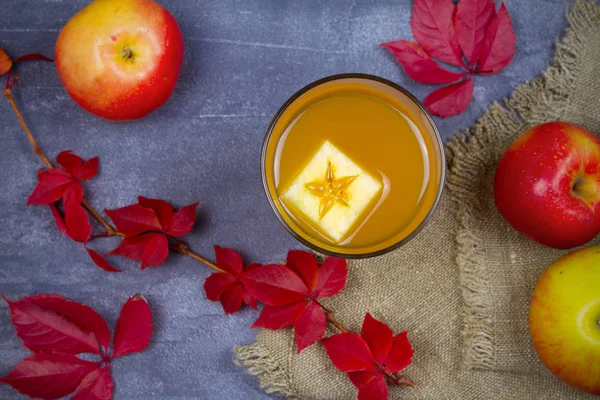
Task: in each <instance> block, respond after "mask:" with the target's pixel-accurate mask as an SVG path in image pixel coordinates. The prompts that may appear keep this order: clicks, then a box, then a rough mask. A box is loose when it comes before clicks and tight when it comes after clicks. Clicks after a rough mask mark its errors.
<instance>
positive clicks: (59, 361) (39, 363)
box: [0, 353, 100, 400]
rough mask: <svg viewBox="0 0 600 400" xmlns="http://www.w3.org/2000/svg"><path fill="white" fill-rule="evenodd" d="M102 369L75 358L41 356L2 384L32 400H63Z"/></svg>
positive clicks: (26, 361)
mask: <svg viewBox="0 0 600 400" xmlns="http://www.w3.org/2000/svg"><path fill="white" fill-rule="evenodd" d="M99 365H100V363H98V362H91V361H84V360H81V359H79V358H77V357H75V356H74V355H71V354H61V353H37V354H34V355H32V356H29V357H27V358H25V359H23V360H22V361H21V362H20V363H19V364H17V365H16V366H15V367H14V368H13V369H12V370H11V371H10V372H9V373H8V375H6V376H5V377H3V378H0V383H6V384H8V385H10V386H12V387H13V388H14V389H16V390H17V391H19V392H20V393H22V394H24V395H26V396H29V397H31V398H43V399H47V400H52V399H59V398H61V397H64V396H66V395H68V394H69V393H71V392H73V391H74V390H75V389H76V388H77V386H79V384H80V383H81V381H82V380H83V379H84V378H85V377H86V375H88V374H90V373H91V372H92V371H94V370H95V369H96V368H98V366H99Z"/></svg>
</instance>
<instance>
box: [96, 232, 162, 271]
mask: <svg viewBox="0 0 600 400" xmlns="http://www.w3.org/2000/svg"><path fill="white" fill-rule="evenodd" d="M108 254H109V255H114V254H117V255H120V256H123V257H126V258H129V259H131V260H136V261H140V262H141V263H142V264H141V266H140V268H141V269H146V268H148V267H156V266H158V265H161V264H162V263H163V262H165V260H166V259H167V257H168V256H169V242H168V240H167V237H166V236H165V235H163V234H161V233H144V234H143V235H140V236H131V237H126V238H124V239H123V241H121V244H119V246H118V247H117V248H116V249H114V250H113V251H111V252H110V253H108Z"/></svg>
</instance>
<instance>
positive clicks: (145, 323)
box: [112, 294, 153, 358]
mask: <svg viewBox="0 0 600 400" xmlns="http://www.w3.org/2000/svg"><path fill="white" fill-rule="evenodd" d="M152 331H153V327H152V311H151V310H150V306H149V305H148V302H147V301H146V299H145V298H144V296H142V295H141V294H136V295H135V296H133V297H130V298H129V300H127V302H126V303H125V304H124V305H123V307H122V308H121V313H120V315H119V319H118V320H117V328H116V329H115V338H114V341H113V354H112V357H114V358H116V357H122V356H124V355H126V354H130V353H135V352H138V351H142V350H144V349H145V348H146V347H148V344H149V343H150V337H151V336H152Z"/></svg>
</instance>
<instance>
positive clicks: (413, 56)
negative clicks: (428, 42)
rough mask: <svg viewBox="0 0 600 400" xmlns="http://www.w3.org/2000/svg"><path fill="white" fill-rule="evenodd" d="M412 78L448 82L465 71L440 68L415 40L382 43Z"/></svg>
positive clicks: (463, 74)
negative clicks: (456, 71) (457, 71)
mask: <svg viewBox="0 0 600 400" xmlns="http://www.w3.org/2000/svg"><path fill="white" fill-rule="evenodd" d="M381 46H382V47H385V48H387V49H388V50H389V51H390V52H391V53H392V55H393V56H394V57H396V60H398V62H399V63H400V64H402V66H403V67H404V70H405V71H406V73H407V74H408V76H410V77H411V78H412V79H414V80H415V81H417V82H423V83H432V84H438V83H450V82H455V81H457V80H459V79H460V78H462V77H463V76H465V75H466V74H467V72H463V73H455V72H450V71H448V70H446V69H444V68H442V67H441V66H440V65H439V64H438V63H436V62H435V61H434V60H433V58H431V57H430V56H429V55H428V54H427V52H426V51H425V49H423V47H422V46H421V45H420V44H418V43H415V42H410V41H408V40H399V41H397V42H389V43H383V44H382V45H381Z"/></svg>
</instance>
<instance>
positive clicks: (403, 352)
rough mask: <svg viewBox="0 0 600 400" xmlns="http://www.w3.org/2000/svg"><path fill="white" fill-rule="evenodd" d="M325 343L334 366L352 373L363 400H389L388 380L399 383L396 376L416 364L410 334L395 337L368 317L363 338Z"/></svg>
mask: <svg viewBox="0 0 600 400" xmlns="http://www.w3.org/2000/svg"><path fill="white" fill-rule="evenodd" d="M321 343H323V346H324V347H325V351H327V354H328V355H329V358H330V359H331V362H332V363H333V365H335V367H336V368H337V369H339V370H340V371H342V372H346V373H348V377H349V378H350V381H352V383H353V384H354V386H356V387H357V388H358V399H359V400H380V399H382V400H384V399H387V398H388V387H387V383H386V378H388V379H390V380H391V381H392V382H393V383H398V381H397V379H396V377H395V376H394V374H396V373H397V372H399V371H401V370H403V369H404V368H406V367H407V366H408V365H410V363H411V362H412V355H413V349H412V346H411V344H410V342H409V341H408V338H407V335H406V332H402V333H399V334H397V335H396V336H394V335H393V333H392V330H391V329H390V327H389V326H387V325H386V324H384V323H383V322H380V321H378V320H376V319H375V318H373V317H372V316H371V315H370V314H368V313H367V315H365V320H364V322H363V326H362V330H361V332H360V336H359V335H358V334H356V333H351V332H346V333H341V334H339V335H335V336H331V337H328V338H325V339H323V340H322V341H321Z"/></svg>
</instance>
